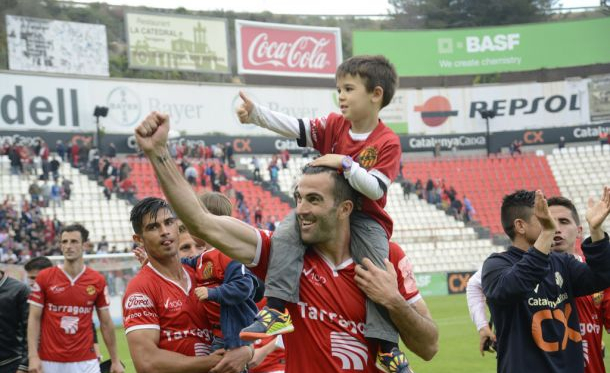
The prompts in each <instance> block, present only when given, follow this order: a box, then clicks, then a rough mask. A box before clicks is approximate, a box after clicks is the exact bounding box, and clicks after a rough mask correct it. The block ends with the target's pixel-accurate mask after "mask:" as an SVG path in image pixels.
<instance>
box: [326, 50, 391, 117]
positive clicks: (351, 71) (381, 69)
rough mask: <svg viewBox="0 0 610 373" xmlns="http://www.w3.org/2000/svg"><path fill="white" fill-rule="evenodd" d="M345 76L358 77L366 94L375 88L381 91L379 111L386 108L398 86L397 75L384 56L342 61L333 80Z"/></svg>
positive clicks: (352, 58)
mask: <svg viewBox="0 0 610 373" xmlns="http://www.w3.org/2000/svg"><path fill="white" fill-rule="evenodd" d="M346 75H352V76H359V77H360V78H361V79H362V80H363V81H364V86H365V87H366V90H367V92H369V93H370V92H373V90H374V89H375V87H377V86H379V87H381V88H382V89H383V99H382V100H381V109H383V108H384V107H386V106H388V104H389V103H390V101H392V97H394V93H395V92H396V87H397V86H398V75H397V74H396V69H395V68H394V65H392V63H391V62H390V61H389V60H388V59H387V58H385V57H384V56H381V55H378V56H369V55H362V56H354V57H351V58H348V59H347V60H345V61H343V62H342V63H341V65H339V67H338V68H337V72H336V74H335V78H341V77H344V76H346Z"/></svg>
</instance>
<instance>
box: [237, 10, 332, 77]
mask: <svg viewBox="0 0 610 373" xmlns="http://www.w3.org/2000/svg"><path fill="white" fill-rule="evenodd" d="M235 30H236V32H235V34H236V37H237V71H238V72H239V73H240V74H256V75H283V76H299V77H316V78H334V76H335V71H336V70H337V66H339V64H340V63H341V61H342V60H343V53H342V50H341V30H340V29H339V28H337V27H310V26H297V25H284V24H277V23H263V22H251V21H242V20H236V21H235Z"/></svg>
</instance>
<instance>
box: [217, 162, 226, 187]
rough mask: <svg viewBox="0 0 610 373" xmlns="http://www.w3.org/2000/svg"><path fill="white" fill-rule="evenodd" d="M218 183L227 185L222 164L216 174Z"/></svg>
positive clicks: (222, 185)
mask: <svg viewBox="0 0 610 373" xmlns="http://www.w3.org/2000/svg"><path fill="white" fill-rule="evenodd" d="M218 184H219V185H220V186H221V187H225V186H227V174H226V173H225V168H224V166H222V165H221V166H220V173H219V174H218Z"/></svg>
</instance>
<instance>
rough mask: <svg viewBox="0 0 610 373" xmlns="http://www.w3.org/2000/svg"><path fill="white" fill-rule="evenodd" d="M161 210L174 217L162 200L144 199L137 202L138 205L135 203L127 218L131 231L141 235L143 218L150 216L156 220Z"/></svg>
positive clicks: (154, 198)
mask: <svg viewBox="0 0 610 373" xmlns="http://www.w3.org/2000/svg"><path fill="white" fill-rule="evenodd" d="M162 209H168V210H169V211H170V212H171V213H172V215H174V210H173V209H172V208H171V206H170V205H169V203H167V201H166V200H164V199H161V198H157V197H146V198H144V199H142V200H140V201H138V203H136V205H135V206H133V208H132V209H131V215H130V216H129V220H130V221H131V227H132V228H133V231H134V232H135V233H136V234H142V222H143V221H144V217H145V216H147V215H151V216H152V217H153V218H155V219H156V218H157V214H158V213H159V210H162Z"/></svg>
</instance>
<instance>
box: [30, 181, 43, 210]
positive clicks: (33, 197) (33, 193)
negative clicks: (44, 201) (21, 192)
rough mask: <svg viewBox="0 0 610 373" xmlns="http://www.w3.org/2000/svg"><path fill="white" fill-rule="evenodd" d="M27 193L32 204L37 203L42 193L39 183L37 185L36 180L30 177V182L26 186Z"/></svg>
mask: <svg viewBox="0 0 610 373" xmlns="http://www.w3.org/2000/svg"><path fill="white" fill-rule="evenodd" d="M28 193H29V194H30V201H32V203H33V204H35V205H38V203H39V200H40V197H41V194H42V189H41V188H40V185H38V180H36V179H32V184H30V187H29V188H28Z"/></svg>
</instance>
